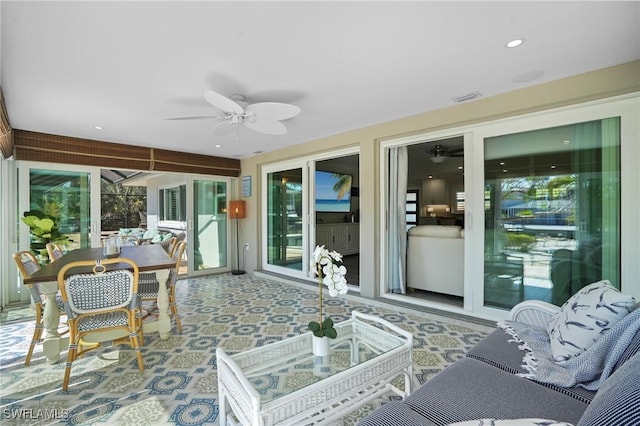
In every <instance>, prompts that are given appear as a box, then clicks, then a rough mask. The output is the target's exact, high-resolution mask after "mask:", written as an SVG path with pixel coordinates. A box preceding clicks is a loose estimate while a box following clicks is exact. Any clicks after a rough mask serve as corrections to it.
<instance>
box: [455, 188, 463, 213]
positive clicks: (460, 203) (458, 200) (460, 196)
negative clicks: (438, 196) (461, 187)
mask: <svg viewBox="0 0 640 426" xmlns="http://www.w3.org/2000/svg"><path fill="white" fill-rule="evenodd" d="M456 211H458V212H463V211H464V191H456Z"/></svg>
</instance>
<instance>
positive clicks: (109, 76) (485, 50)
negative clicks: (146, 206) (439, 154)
mask: <svg viewBox="0 0 640 426" xmlns="http://www.w3.org/2000/svg"><path fill="white" fill-rule="evenodd" d="M0 8H1V9H0V13H1V18H2V32H1V37H2V40H1V41H2V52H1V61H2V62H1V68H0V72H1V74H0V82H1V85H2V90H3V92H4V96H5V101H6V105H7V110H8V113H9V119H10V121H11V125H12V127H14V128H16V129H23V130H32V131H37V132H44V133H51V134H58V135H68V136H75V137H81V138H88V139H96V140H103V141H110V142H118V143H127V144H134V145H141V146H148V147H157V148H165V149H171V150H178V151H184V152H193V153H200V154H208V155H217V156H223V157H235V158H246V157H250V156H252V155H255V153H256V152H258V151H272V150H275V149H279V148H283V147H286V146H289V145H293V144H299V143H303V142H307V141H310V140H315V139H318V138H322V137H325V136H330V135H334V134H338V133H342V132H346V131H349V130H353V129H358V128H362V127H365V126H368V125H372V124H376V123H381V122H386V121H390V120H394V119H397V118H401V117H405V116H410V115H414V114H419V113H423V112H426V111H430V110H434V109H439V108H443V107H447V106H451V105H453V104H454V103H453V101H452V98H453V97H456V96H459V95H464V94H466V93H469V92H476V91H477V92H479V93H481V94H482V96H483V97H488V96H493V95H496V94H499V93H503V92H508V91H511V90H515V89H519V88H522V87H525V86H530V85H535V84H540V83H543V82H546V81H551V80H556V79H559V78H563V77H568V76H571V75H575V74H580V73H583V72H587V71H591V70H596V69H600V68H605V67H608V66H612V65H616V64H620V63H624V62H629V61H632V60H636V59H639V58H640V2H638V1H627V2H612V1H602V2H596V1H587V2H578V1H571V2H535V1H534V2H520V1H511V2H482V1H473V2H433V1H413V2H397V1H388V2H382V1H378V2H363V1H348V2H345V1H343V2H326V1H323V2H309V1H300V2H295V1H285V2H270V1H258V2H245V1H236V2H221V1H217V2H214V1H198V2H186V1H160V2H152V1H140V2H127V1H104V2H98V1H86V2H81V1H70V2H58V1H43V2H36V1H10V0H3V1H1V2H0ZM513 38H524V39H525V43H524V44H523V45H522V46H521V47H519V48H516V49H507V48H506V47H505V46H504V45H505V43H506V42H507V41H509V40H510V39H513ZM205 89H213V90H215V91H218V92H220V93H222V94H224V95H227V96H229V95H231V94H242V95H245V96H246V97H247V98H248V99H247V100H248V101H249V102H250V103H251V102H259V101H277V102H286V103H292V104H295V105H298V106H299V107H300V108H301V109H302V113H301V114H300V115H298V116H297V117H294V118H292V119H289V120H286V121H285V122H284V123H285V124H286V126H287V127H288V129H289V133H288V134H287V135H284V136H273V135H262V134H258V133H254V132H253V131H251V130H249V129H246V128H242V129H241V132H240V136H239V140H236V135H235V134H233V133H232V134H229V135H225V136H224V137H219V136H214V134H213V131H212V130H213V127H214V126H215V124H216V120H214V119H209V120H188V121H176V120H173V121H172V120H167V119H168V118H171V117H180V116H189V115H208V114H214V113H215V110H214V109H213V107H211V106H210V105H209V104H208V103H207V102H206V101H205V100H204V98H203V92H204V90H205ZM471 102H473V101H471ZM94 126H102V127H104V129H103V130H96V129H95V128H94ZM216 144H219V145H221V147H220V148H216V147H215V145H216Z"/></svg>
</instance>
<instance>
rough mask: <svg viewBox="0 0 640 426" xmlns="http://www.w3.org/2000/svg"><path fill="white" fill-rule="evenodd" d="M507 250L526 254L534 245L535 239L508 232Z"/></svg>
mask: <svg viewBox="0 0 640 426" xmlns="http://www.w3.org/2000/svg"><path fill="white" fill-rule="evenodd" d="M505 242H506V245H507V248H510V249H512V250H516V251H519V252H528V251H529V250H531V249H532V248H533V246H535V245H536V237H534V236H533V235H529V234H522V233H519V232H508V233H507V235H506V241H505Z"/></svg>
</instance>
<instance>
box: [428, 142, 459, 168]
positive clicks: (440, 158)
mask: <svg viewBox="0 0 640 426" xmlns="http://www.w3.org/2000/svg"><path fill="white" fill-rule="evenodd" d="M430 153H431V161H433V162H434V163H436V164H442V163H443V162H444V160H446V159H447V157H464V148H455V149H447V148H446V147H443V146H442V145H436V147H435V148H434V149H432V150H431V151H430Z"/></svg>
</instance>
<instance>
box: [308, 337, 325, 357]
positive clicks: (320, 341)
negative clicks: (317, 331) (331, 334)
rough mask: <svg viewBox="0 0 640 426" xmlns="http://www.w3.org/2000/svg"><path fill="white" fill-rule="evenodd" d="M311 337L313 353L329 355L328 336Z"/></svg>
mask: <svg viewBox="0 0 640 426" xmlns="http://www.w3.org/2000/svg"><path fill="white" fill-rule="evenodd" d="M312 339H313V354H314V355H316V356H327V355H329V338H328V337H317V336H312Z"/></svg>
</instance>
